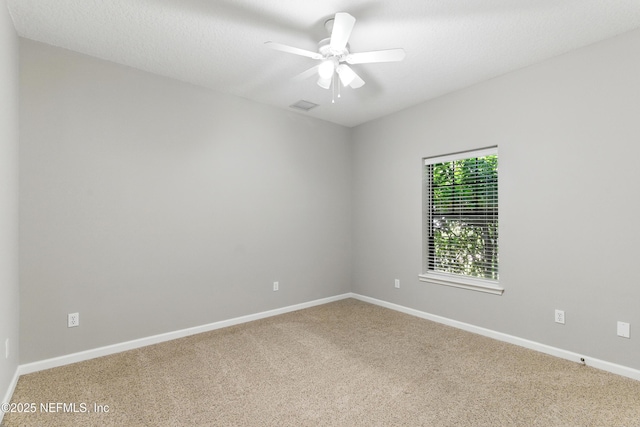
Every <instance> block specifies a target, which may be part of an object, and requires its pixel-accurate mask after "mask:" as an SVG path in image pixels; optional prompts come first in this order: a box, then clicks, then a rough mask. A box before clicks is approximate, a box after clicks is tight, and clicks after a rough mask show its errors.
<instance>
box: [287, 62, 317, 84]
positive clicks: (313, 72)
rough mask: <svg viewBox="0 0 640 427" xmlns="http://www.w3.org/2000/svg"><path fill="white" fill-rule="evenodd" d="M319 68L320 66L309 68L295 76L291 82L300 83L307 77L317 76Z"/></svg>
mask: <svg viewBox="0 0 640 427" xmlns="http://www.w3.org/2000/svg"><path fill="white" fill-rule="evenodd" d="M319 66H320V64H318V65H316V66H315V67H311V68H309V69H308V70H307V71H303V72H301V73H300V74H298V75H297V76H295V77H294V78H293V80H295V81H302V80H306V79H308V78H309V77H313V76H317V75H318V67H319Z"/></svg>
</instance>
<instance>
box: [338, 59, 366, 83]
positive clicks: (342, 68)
mask: <svg viewBox="0 0 640 427" xmlns="http://www.w3.org/2000/svg"><path fill="white" fill-rule="evenodd" d="M336 71H337V72H338V75H339V76H340V81H341V82H342V85H343V86H351V87H352V88H354V89H357V88H359V87H362V85H364V80H362V79H361V78H360V76H358V75H357V74H356V72H355V71H353V70H352V69H351V67H349V66H348V65H347V64H340V65H338V68H337V69H336Z"/></svg>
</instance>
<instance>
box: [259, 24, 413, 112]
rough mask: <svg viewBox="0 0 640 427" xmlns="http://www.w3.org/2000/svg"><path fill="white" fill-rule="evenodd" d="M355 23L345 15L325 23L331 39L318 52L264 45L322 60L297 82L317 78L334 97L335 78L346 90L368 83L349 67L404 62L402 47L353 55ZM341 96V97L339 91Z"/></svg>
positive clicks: (285, 46)
mask: <svg viewBox="0 0 640 427" xmlns="http://www.w3.org/2000/svg"><path fill="white" fill-rule="evenodd" d="M355 22H356V19H355V18H354V17H353V16H351V15H349V14H348V13H345V12H339V13H336V15H335V17H334V18H331V19H328V20H327V21H325V23H324V26H325V28H326V29H327V31H328V32H329V33H330V35H331V36H330V37H329V38H326V39H323V40H321V41H320V43H318V52H311V51H309V50H305V49H300V48H297V47H292V46H287V45H284V44H281V43H276V42H271V41H268V42H266V43H265V45H266V46H267V47H269V48H271V49H274V50H279V51H281V52H287V53H292V54H294V55H300V56H306V57H308V58H311V59H314V60H319V61H321V62H320V64H319V65H316V66H314V67H312V68H310V69H308V70H306V71H303V72H302V73H300V74H299V75H298V76H296V77H295V79H296V80H303V79H307V78H310V77H312V76H314V75H317V76H318V82H317V83H318V86H320V87H321V88H323V89H329V88H331V87H333V89H334V97H335V87H336V86H338V91H339V90H340V85H339V84H338V85H336V84H335V82H334V81H335V80H336V76H337V77H338V79H339V80H340V83H342V85H343V86H344V87H347V86H349V87H351V88H352V89H358V88H360V87H362V86H363V85H364V84H365V82H364V80H362V78H361V77H360V76H358V74H357V73H356V72H355V71H354V70H353V69H352V68H351V67H350V66H349V65H347V64H350V65H353V64H368V63H375V62H396V61H402V60H403V59H404V57H405V52H404V49H401V48H396V49H387V50H378V51H370V52H360V53H350V52H349V44H348V42H349V37H350V36H351V31H352V30H353V26H354V25H355ZM338 97H340V93H339V92H338ZM332 101H335V100H332Z"/></svg>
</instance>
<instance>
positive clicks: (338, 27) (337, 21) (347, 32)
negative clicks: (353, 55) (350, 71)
mask: <svg viewBox="0 0 640 427" xmlns="http://www.w3.org/2000/svg"><path fill="white" fill-rule="evenodd" d="M355 23H356V18H354V17H353V16H351V15H349V14H348V13H344V12H340V13H336V17H335V18H334V20H333V30H331V42H330V44H329V47H330V48H331V50H333V51H336V52H340V51H341V50H343V49H344V48H345V47H346V46H347V42H348V41H349V37H350V36H351V30H353V26H354V24H355Z"/></svg>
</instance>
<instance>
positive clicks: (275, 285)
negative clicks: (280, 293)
mask: <svg viewBox="0 0 640 427" xmlns="http://www.w3.org/2000/svg"><path fill="white" fill-rule="evenodd" d="M279 289H280V283H279V282H273V290H274V291H277V290H279Z"/></svg>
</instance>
